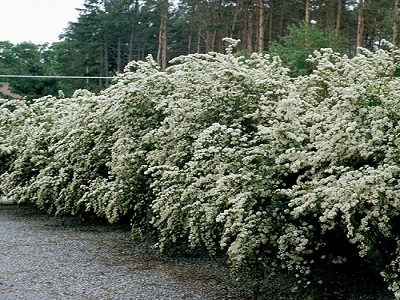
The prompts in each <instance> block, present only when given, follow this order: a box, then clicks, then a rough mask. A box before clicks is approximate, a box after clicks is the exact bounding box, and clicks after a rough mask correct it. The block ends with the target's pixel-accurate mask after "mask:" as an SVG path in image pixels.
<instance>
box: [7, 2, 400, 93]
mask: <svg viewBox="0 0 400 300" xmlns="http://www.w3.org/2000/svg"><path fill="white" fill-rule="evenodd" d="M164 2H165V0H140V1H139V0H82V8H80V9H79V13H80V15H79V18H78V20H77V21H76V22H71V23H69V24H68V26H67V27H66V28H65V30H64V31H63V32H62V33H61V32H60V40H59V42H56V43H54V44H52V45H42V46H38V45H32V44H31V43H22V44H20V45H12V44H10V43H8V42H0V74H15V75H63V76H86V77H88V76H96V77H98V76H100V77H107V76H114V75H115V74H118V73H121V72H122V71H123V69H124V67H125V66H126V65H127V64H128V63H129V62H130V61H132V60H136V61H137V60H143V59H144V58H145V57H147V55H149V54H151V55H152V56H153V57H154V58H156V57H157V54H158V52H159V51H160V50H161V49H160V43H159V42H160V41H159V38H160V25H161V16H162V9H163V7H164ZM305 2H306V1H293V0H263V1H262V3H263V4H264V5H263V6H260V2H259V1H244V0H236V1H200V0H180V1H174V2H172V1H169V11H168V22H167V24H166V26H167V34H166V44H167V56H168V59H167V60H171V59H173V58H175V57H178V56H180V55H186V54H189V53H209V52H219V53H223V52H224V47H225V46H224V45H223V42H222V39H223V38H224V37H232V38H235V39H240V40H241V43H239V44H238V46H237V50H238V51H244V52H248V53H253V52H259V53H262V52H264V51H266V52H268V53H270V54H271V55H273V56H274V55H279V56H280V57H281V59H282V61H283V64H284V66H287V67H289V68H290V69H291V71H290V72H291V73H290V75H291V76H298V75H303V74H308V73H309V72H310V70H311V69H312V68H311V67H312V66H310V64H308V63H306V58H307V57H308V55H310V54H312V52H313V51H314V50H317V49H320V48H324V47H329V48H332V49H334V50H335V51H339V52H340V53H342V54H348V55H350V56H354V54H355V45H356V42H355V41H356V35H357V15H358V6H357V1H356V0H340V1H339V0H310V9H309V13H310V22H309V23H310V24H312V26H304V25H301V24H302V22H304V20H305ZM364 2H365V4H364V10H363V16H364V22H363V24H364V26H363V27H364V34H363V39H362V40H363V42H364V45H365V47H366V48H367V49H369V50H373V51H375V50H377V49H379V48H381V46H382V40H383V39H386V40H391V39H392V38H393V25H394V18H395V11H394V0H381V1H364ZM260 24H261V27H260ZM261 34H262V35H263V38H264V40H263V43H261V45H260V35H261ZM159 64H160V62H159ZM0 81H1V80H0ZM4 81H5V82H7V81H10V80H8V79H4ZM109 83H110V82H109V80H107V79H90V80H89V79H86V80H85V79H83V80H82V79H76V80H75V79H66V80H57V81H55V80H54V79H46V80H44V79H21V78H19V79H14V80H11V81H10V84H11V87H12V90H13V91H14V92H16V93H19V94H21V95H22V96H26V97H27V98H28V99H34V98H38V97H40V96H45V95H53V96H56V95H57V94H58V90H62V91H63V93H64V94H65V95H67V96H68V97H70V96H71V95H72V93H73V91H74V90H76V89H87V90H90V91H92V92H98V91H99V90H101V89H104V88H105V87H107V86H108V85H109Z"/></svg>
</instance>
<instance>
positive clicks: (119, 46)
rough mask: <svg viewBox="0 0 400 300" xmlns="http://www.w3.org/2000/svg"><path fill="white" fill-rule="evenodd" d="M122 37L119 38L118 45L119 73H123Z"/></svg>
mask: <svg viewBox="0 0 400 300" xmlns="http://www.w3.org/2000/svg"><path fill="white" fill-rule="evenodd" d="M121 44H122V42H121V38H118V45H117V73H121V66H122V62H121Z"/></svg>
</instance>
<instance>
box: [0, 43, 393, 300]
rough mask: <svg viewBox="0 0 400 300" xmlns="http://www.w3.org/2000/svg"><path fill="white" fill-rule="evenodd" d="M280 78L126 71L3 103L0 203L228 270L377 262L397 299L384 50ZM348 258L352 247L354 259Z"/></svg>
mask: <svg viewBox="0 0 400 300" xmlns="http://www.w3.org/2000/svg"><path fill="white" fill-rule="evenodd" d="M310 64H312V65H315V69H314V70H313V72H312V73H311V74H309V75H306V76H302V77H297V78H290V77H289V75H288V74H289V71H288V70H287V69H286V68H284V67H283V66H282V65H281V62H280V60H279V58H278V57H270V56H269V55H262V54H253V55H251V56H250V57H247V58H245V57H235V56H234V55H232V53H231V52H230V51H228V53H227V54H218V53H210V54H193V55H188V56H183V57H179V58H177V59H175V60H174V61H172V62H171V66H170V67H169V68H168V69H167V70H166V71H160V69H159V68H158V66H157V64H156V63H155V62H154V61H153V60H152V58H151V57H149V58H148V59H147V60H146V61H143V62H133V63H131V64H130V65H129V66H128V67H127V69H126V71H125V73H123V74H121V75H119V76H118V77H117V78H116V79H115V83H114V84H113V85H112V86H111V87H110V88H108V89H107V90H105V91H103V92H101V93H100V94H99V95H94V94H91V93H89V92H87V91H83V90H81V91H77V92H76V93H75V94H74V96H73V97H71V98H55V97H45V98H41V99H38V100H36V101H34V103H32V104H31V105H26V104H25V103H24V102H23V101H22V100H21V101H8V102H6V103H5V104H3V105H2V107H1V109H2V110H1V115H0V129H1V130H0V161H1V166H0V171H1V174H0V192H1V193H3V195H7V196H8V197H14V198H15V199H17V200H18V202H20V203H31V204H34V205H36V206H38V207H39V208H41V209H45V210H47V211H49V212H51V213H56V214H75V215H81V216H85V215H87V214H94V215H95V216H98V217H101V218H105V219H107V220H108V221H109V222H117V221H120V220H125V221H126V220H129V221H130V222H131V224H132V232H133V233H134V235H135V236H142V237H143V236H144V235H146V234H149V233H150V234H152V235H153V236H154V237H156V238H157V246H158V247H159V248H160V249H161V250H164V249H166V248H169V247H173V246H175V245H177V244H179V243H187V244H188V245H189V246H190V247H193V248H200V249H205V250H207V251H208V252H209V253H210V254H215V253H226V254H227V256H228V258H229V262H230V264H231V267H232V273H233V274H234V275H235V276H236V277H238V278H240V277H241V276H242V275H243V274H246V272H254V271H258V274H259V276H261V277H260V278H262V274H263V273H270V272H273V271H279V270H281V269H283V270H287V271H288V272H289V273H291V274H293V275H294V277H295V278H297V285H298V286H300V287H307V286H308V285H310V284H312V283H313V281H316V280H317V279H316V278H314V277H313V270H314V268H315V266H317V265H318V264H319V263H321V262H323V261H324V260H330V261H331V262H341V261H344V260H345V259H346V258H348V257H350V255H353V254H354V253H349V252H348V251H347V252H346V251H342V252H340V253H339V252H335V251H333V248H332V237H340V238H341V241H346V242H347V243H348V244H351V245H354V248H355V249H357V250H356V251H357V254H358V255H359V256H360V257H362V258H363V257H374V258H375V260H376V262H377V265H378V266H379V267H380V268H381V272H382V273H381V274H382V276H383V277H384V278H385V280H386V281H387V282H388V284H389V288H390V289H391V290H392V291H393V292H394V294H395V295H396V297H397V298H400V281H399V280H398V276H399V275H400V246H399V245H400V244H399V239H400V230H399V229H398V228H399V225H400V223H399V221H400V215H399V212H400V184H399V180H400V164H399V163H400V161H399V160H400V147H399V146H400V145H399V144H400V125H399V121H400V100H399V97H398V95H399V94H400V81H399V79H398V78H397V77H393V76H392V75H391V74H392V71H393V70H394V69H395V68H396V65H395V63H394V61H393V59H392V57H391V53H389V52H386V51H384V50H379V51H377V52H375V53H372V52H369V51H367V50H364V51H363V53H362V54H360V55H358V56H356V57H354V58H351V59H350V58H348V57H346V56H341V55H339V54H337V53H334V52H333V51H332V50H330V49H322V50H320V51H316V52H315V53H314V55H313V56H312V57H310ZM348 249H351V248H348Z"/></svg>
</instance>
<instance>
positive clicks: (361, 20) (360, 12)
mask: <svg viewBox="0 0 400 300" xmlns="http://www.w3.org/2000/svg"><path fill="white" fill-rule="evenodd" d="M363 40H364V0H358V24H357V45H356V54H360V53H361V51H360V47H362V46H363V45H364V43H363Z"/></svg>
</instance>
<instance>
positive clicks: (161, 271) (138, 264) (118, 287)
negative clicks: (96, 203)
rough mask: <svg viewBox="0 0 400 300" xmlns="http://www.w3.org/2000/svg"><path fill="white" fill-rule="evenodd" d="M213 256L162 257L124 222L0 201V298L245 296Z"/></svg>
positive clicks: (238, 297)
mask: <svg viewBox="0 0 400 300" xmlns="http://www.w3.org/2000/svg"><path fill="white" fill-rule="evenodd" d="M226 272H227V270H226V268H224V267H223V266H222V265H218V262H215V261H210V260H205V259H196V258H191V259H190V261H189V260H172V259H162V258H160V257H159V256H157V255H155V254H154V253H153V252H152V251H151V250H148V251H147V250H146V247H144V246H143V245H141V244H137V243H134V242H133V241H131V239H130V237H129V230H128V228H124V227H121V226H120V227H115V226H114V227H112V226H107V225H84V224H81V222H79V220H77V219H74V218H66V219H65V218H64V219H63V218H60V217H52V216H47V215H45V214H43V213H41V212H38V211H37V210H35V209H32V208H29V207H18V206H16V205H0V299H2V300H7V299H12V300H14V299H41V300H46V299H63V300H64V299H93V300H94V299H96V300H99V299H179V300H182V299H202V300H206V299H245V298H247V297H246V295H245V294H244V292H243V290H240V288H239V287H238V286H235V283H234V282H233V281H231V280H229V278H227V276H226V274H227V273H226Z"/></svg>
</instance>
